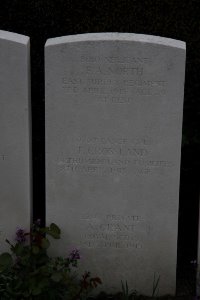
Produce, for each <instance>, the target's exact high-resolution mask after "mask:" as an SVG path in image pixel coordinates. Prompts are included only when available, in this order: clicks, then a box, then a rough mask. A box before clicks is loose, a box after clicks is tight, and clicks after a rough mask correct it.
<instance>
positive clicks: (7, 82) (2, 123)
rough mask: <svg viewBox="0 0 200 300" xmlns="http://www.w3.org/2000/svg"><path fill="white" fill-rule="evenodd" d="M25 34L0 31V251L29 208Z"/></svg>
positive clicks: (26, 224) (22, 224)
mask: <svg viewBox="0 0 200 300" xmlns="http://www.w3.org/2000/svg"><path fill="white" fill-rule="evenodd" d="M29 56H30V55H29V38H28V37H26V36H23V35H19V34H15V33H11V32H6V31H0V103H1V109H0V139H1V142H0V252H2V251H5V250H8V249H9V248H10V247H9V245H7V244H6V243H5V239H6V238H8V239H9V240H10V241H11V242H12V241H13V238H14V237H15V231H16V229H17V228H19V227H23V228H25V229H27V230H29V227H30V215H31V213H30V210H31V168H30V121H29V115H30V105H29V100H30V95H29V93H30V84H29V77H30V76H29V73H30V71H29V60H30V58H29Z"/></svg>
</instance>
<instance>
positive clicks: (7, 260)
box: [0, 252, 13, 269]
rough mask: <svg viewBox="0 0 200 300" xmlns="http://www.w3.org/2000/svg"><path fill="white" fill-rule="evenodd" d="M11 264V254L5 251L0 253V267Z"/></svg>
mask: <svg viewBox="0 0 200 300" xmlns="http://www.w3.org/2000/svg"><path fill="white" fill-rule="evenodd" d="M12 264H13V259H12V256H11V255H10V254H9V253H7V252H5V253H2V254H1V255H0V269H6V268H9V267H10V266H11V265H12Z"/></svg>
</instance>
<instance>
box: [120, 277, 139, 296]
mask: <svg viewBox="0 0 200 300" xmlns="http://www.w3.org/2000/svg"><path fill="white" fill-rule="evenodd" d="M121 287H122V300H130V299H134V297H135V296H136V294H137V292H136V290H134V291H133V290H129V286H128V283H127V281H125V283H123V281H122V280H121Z"/></svg>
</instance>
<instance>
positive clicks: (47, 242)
mask: <svg viewBox="0 0 200 300" xmlns="http://www.w3.org/2000/svg"><path fill="white" fill-rule="evenodd" d="M49 246H50V242H49V240H48V239H46V238H43V239H42V243H41V247H42V248H43V249H48V248H49Z"/></svg>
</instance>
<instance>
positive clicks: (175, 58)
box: [46, 33, 185, 295]
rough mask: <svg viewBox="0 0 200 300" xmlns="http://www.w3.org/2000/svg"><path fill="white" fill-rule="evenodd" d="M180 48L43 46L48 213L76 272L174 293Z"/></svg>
mask: <svg viewBox="0 0 200 300" xmlns="http://www.w3.org/2000/svg"><path fill="white" fill-rule="evenodd" d="M184 72H185V43H184V42H181V41H177V40H172V39H168V38H162V37H155V36H147V35H140V34H124V33H98V34H83V35H75V36H67V37H60V38H54V39H49V40H48V41H47V43H46V197H47V200H46V209H47V215H46V218H47V223H48V224H49V223H50V222H55V223H57V224H58V225H59V226H60V227H61V230H62V234H63V239H62V240H61V241H59V242H57V241H56V244H55V250H54V253H55V254H62V255H64V254H65V255H66V254H67V252H68V251H69V250H70V249H71V248H73V247H77V248H78V249H80V251H81V255H82V259H81V270H82V271H84V270H89V271H91V272H92V274H93V275H94V276H100V278H101V279H102V281H103V286H102V290H105V291H107V292H108V291H109V292H118V291H119V290H121V280H122V281H123V282H124V283H125V281H127V283H128V285H129V287H130V288H133V289H136V290H137V291H138V292H139V293H143V294H146V295H151V294H152V291H153V286H154V287H155V286H156V283H158V288H157V290H156V293H157V292H158V293H159V295H164V294H174V293H175V288H176V256H177V228H178V203H179V173H180V154H181V130H182V111H183V95H184Z"/></svg>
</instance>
